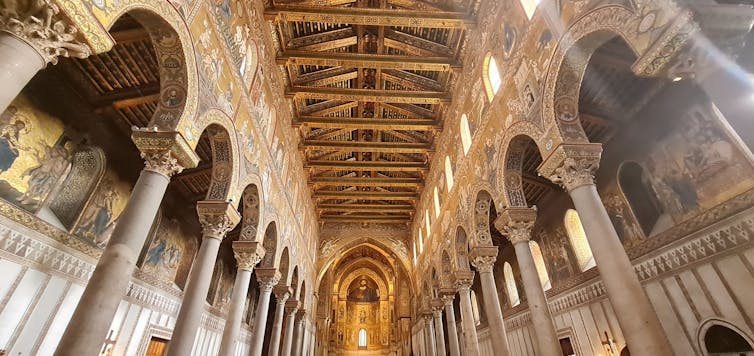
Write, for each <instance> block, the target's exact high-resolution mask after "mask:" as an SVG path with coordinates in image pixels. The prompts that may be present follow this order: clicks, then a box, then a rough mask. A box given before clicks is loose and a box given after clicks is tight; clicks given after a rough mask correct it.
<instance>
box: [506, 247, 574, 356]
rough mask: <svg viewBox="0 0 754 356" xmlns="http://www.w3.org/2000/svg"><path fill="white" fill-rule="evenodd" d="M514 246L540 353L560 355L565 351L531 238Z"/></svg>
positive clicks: (550, 355)
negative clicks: (538, 269)
mask: <svg viewBox="0 0 754 356" xmlns="http://www.w3.org/2000/svg"><path fill="white" fill-rule="evenodd" d="M513 247H514V248H515V250H516V259H517V260H518V267H519V269H520V270H521V279H522V280H523V283H524V292H525V293H526V301H527V304H528V306H529V312H530V313H531V320H532V324H534V327H533V328H532V331H533V332H534V336H535V338H536V339H537V345H538V346H539V347H538V350H539V353H540V354H542V355H544V356H560V355H562V354H563V351H561V349H560V342H559V341H558V334H557V332H556V331H555V326H554V325H553V322H552V316H551V315H550V309H549V308H548V307H547V298H546V296H545V292H544V290H543V289H542V283H541V282H540V280H539V274H538V273H537V266H536V265H535V264H534V257H533V256H532V254H531V249H530V248H529V240H523V241H517V242H515V243H514V244H513Z"/></svg>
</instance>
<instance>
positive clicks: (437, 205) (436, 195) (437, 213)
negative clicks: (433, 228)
mask: <svg viewBox="0 0 754 356" xmlns="http://www.w3.org/2000/svg"><path fill="white" fill-rule="evenodd" d="M434 201H435V218H439V217H440V194H439V193H438V191H437V187H435V191H434Z"/></svg>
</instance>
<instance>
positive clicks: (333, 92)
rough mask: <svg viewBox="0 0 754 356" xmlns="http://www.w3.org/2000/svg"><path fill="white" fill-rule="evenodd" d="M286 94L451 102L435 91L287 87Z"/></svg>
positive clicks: (362, 99)
mask: <svg viewBox="0 0 754 356" xmlns="http://www.w3.org/2000/svg"><path fill="white" fill-rule="evenodd" d="M285 95H286V97H288V98H293V99H327V100H348V101H371V102H387V103H399V104H439V103H449V102H450V100H451V98H450V95H449V94H447V93H443V92H434V91H402V90H377V89H344V88H329V87H327V88H322V87H317V88H313V87H297V86H294V87H292V88H287V89H286V90H285Z"/></svg>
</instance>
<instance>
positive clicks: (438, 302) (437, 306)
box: [430, 298, 445, 318]
mask: <svg viewBox="0 0 754 356" xmlns="http://www.w3.org/2000/svg"><path fill="white" fill-rule="evenodd" d="M430 305H431V306H432V315H434V317H435V318H441V317H442V311H443V309H444V308H445V303H443V301H442V299H440V298H435V299H432V302H431V304H430Z"/></svg>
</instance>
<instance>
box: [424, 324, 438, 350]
mask: <svg viewBox="0 0 754 356" xmlns="http://www.w3.org/2000/svg"><path fill="white" fill-rule="evenodd" d="M424 322H425V325H426V327H425V328H424V331H425V333H426V335H427V342H426V344H427V354H429V355H432V356H436V355H437V342H436V341H435V327H434V324H433V322H432V317H425V318H424Z"/></svg>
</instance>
